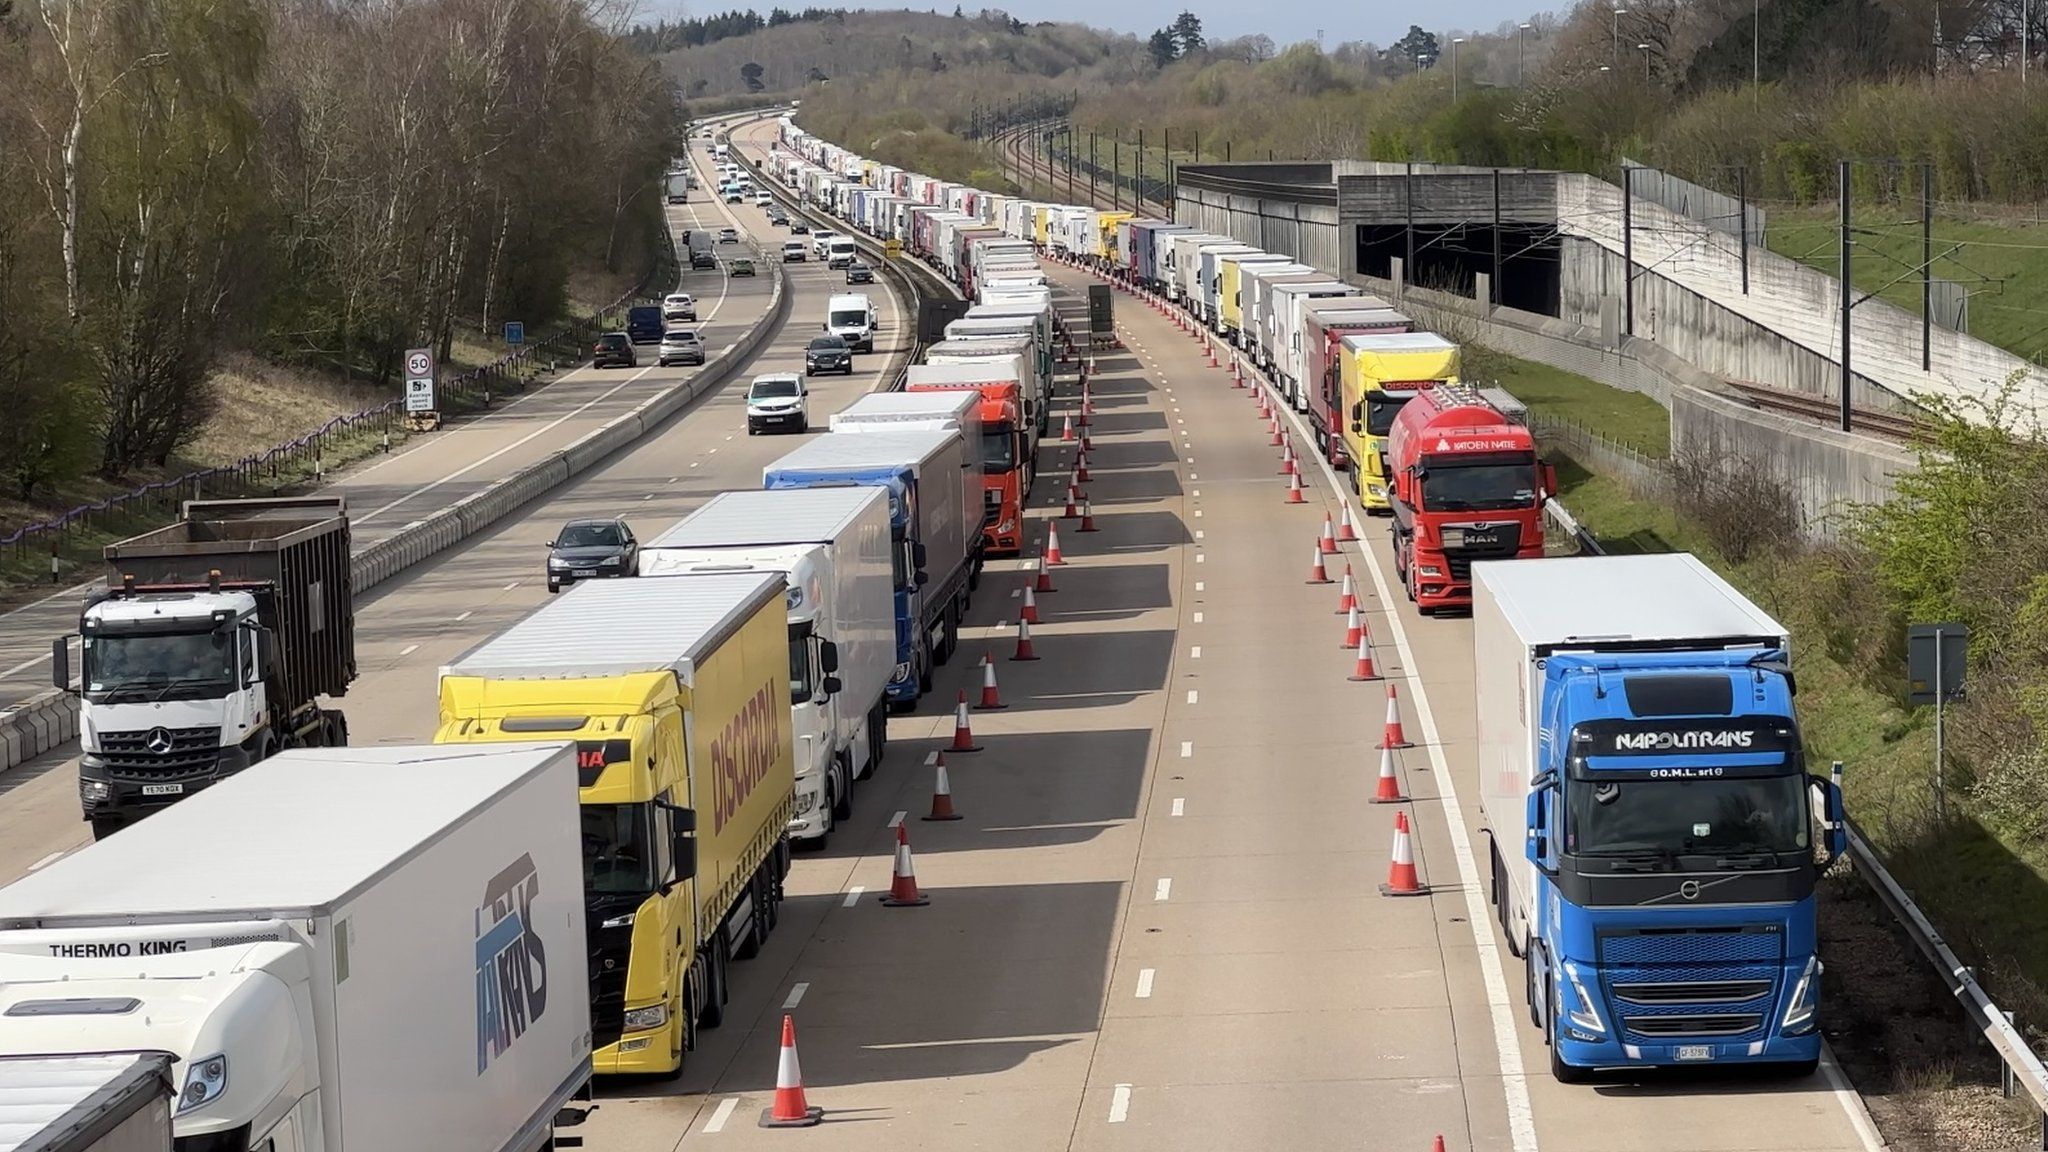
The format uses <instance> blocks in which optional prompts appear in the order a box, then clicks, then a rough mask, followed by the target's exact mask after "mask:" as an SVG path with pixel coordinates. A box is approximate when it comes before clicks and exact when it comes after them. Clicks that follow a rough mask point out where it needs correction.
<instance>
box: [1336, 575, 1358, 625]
mask: <svg viewBox="0 0 2048 1152" xmlns="http://www.w3.org/2000/svg"><path fill="white" fill-rule="evenodd" d="M1356 607H1358V590H1357V588H1356V586H1354V585H1353V584H1352V583H1351V565H1349V564H1346V565H1345V566H1344V594H1343V595H1342V596H1340V597H1338V598H1337V615H1339V616H1342V615H1344V614H1345V613H1346V612H1349V611H1351V610H1352V609H1354V608H1356Z"/></svg>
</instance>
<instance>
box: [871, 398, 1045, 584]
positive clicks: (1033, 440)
mask: <svg viewBox="0 0 2048 1152" xmlns="http://www.w3.org/2000/svg"><path fill="white" fill-rule="evenodd" d="M1016 362H1017V361H1016V360H1015V359H1014V358H1012V359H1011V360H1008V361H1002V360H995V361H988V362H986V363H985V365H984V364H916V365H912V366H911V367H910V369H909V371H907V372H906V373H905V374H904V378H903V387H904V392H903V393H902V395H903V396H906V397H927V398H930V399H938V398H940V397H952V398H955V399H954V401H953V402H954V403H958V398H962V397H966V398H971V400H972V402H973V411H972V420H971V422H970V421H969V420H968V419H965V418H962V419H960V420H959V422H958V424H957V426H958V427H959V428H960V430H961V435H963V436H968V437H970V442H972V439H973V438H975V437H978V438H979V444H978V445H977V447H978V448H979V451H978V453H977V455H978V456H979V457H980V462H981V479H982V494H981V498H982V514H983V515H982V535H983V537H984V540H983V543H982V546H983V548H984V549H985V550H986V551H987V553H988V554H989V555H991V556H1015V555H1017V553H1018V552H1019V551H1021V550H1022V548H1023V543H1024V501H1025V499H1026V498H1027V497H1028V496H1029V494H1030V492H1031V481H1032V479H1033V477H1034V473H1033V468H1034V465H1033V463H1032V451H1033V450H1034V449H1035V448H1036V447H1037V430H1036V428H1034V427H1033V426H1032V425H1030V424H1028V423H1026V422H1025V419H1024V404H1023V397H1024V392H1023V381H1022V380H1020V379H1019V378H1018V377H1019V376H1020V375H1021V373H1019V372H1018V371H1017V369H1016V368H1015V364H1016ZM832 427H833V429H834V430H837V429H838V427H839V424H838V419H837V417H835V418H834V421H833V425H832Z"/></svg>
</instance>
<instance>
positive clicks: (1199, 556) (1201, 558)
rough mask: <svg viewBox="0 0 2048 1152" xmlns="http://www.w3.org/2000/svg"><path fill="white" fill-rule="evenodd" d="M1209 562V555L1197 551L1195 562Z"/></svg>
mask: <svg viewBox="0 0 2048 1152" xmlns="http://www.w3.org/2000/svg"><path fill="white" fill-rule="evenodd" d="M1208 562H1209V558H1208V557H1207V556H1204V555H1203V554H1202V553H1200V552H1197V553H1195V563H1197V564H1207V563H1208Z"/></svg>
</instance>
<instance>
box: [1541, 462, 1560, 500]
mask: <svg viewBox="0 0 2048 1152" xmlns="http://www.w3.org/2000/svg"><path fill="white" fill-rule="evenodd" d="M1543 494H1544V495H1545V496H1555V495H1557V465H1555V464H1545V465H1544V466H1543Z"/></svg>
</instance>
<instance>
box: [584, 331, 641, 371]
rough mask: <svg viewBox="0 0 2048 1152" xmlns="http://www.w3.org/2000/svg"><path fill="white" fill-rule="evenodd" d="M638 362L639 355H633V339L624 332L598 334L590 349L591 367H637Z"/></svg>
mask: <svg viewBox="0 0 2048 1152" xmlns="http://www.w3.org/2000/svg"><path fill="white" fill-rule="evenodd" d="M639 363H640V360H639V357H637V356H635V355H633V341H632V339H631V338H630V337H628V336H627V335H626V334H625V333H624V332H607V333H605V334H604V335H602V336H599V337H598V338H597V344H596V345H595V346H594V347H592V348H591V350H590V366H591V367H592V368H637V367H639Z"/></svg>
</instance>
